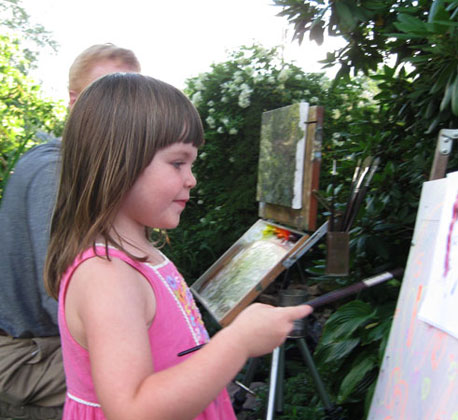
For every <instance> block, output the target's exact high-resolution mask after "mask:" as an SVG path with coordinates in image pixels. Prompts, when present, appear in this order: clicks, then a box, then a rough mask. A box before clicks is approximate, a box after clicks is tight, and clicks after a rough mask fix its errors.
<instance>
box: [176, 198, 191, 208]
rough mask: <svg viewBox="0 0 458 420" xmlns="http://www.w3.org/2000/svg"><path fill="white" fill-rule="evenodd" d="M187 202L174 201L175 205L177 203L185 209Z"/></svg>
mask: <svg viewBox="0 0 458 420" xmlns="http://www.w3.org/2000/svg"><path fill="white" fill-rule="evenodd" d="M187 202H188V200H175V203H177V204H178V205H179V206H181V207H183V208H185V207H186V203H187Z"/></svg>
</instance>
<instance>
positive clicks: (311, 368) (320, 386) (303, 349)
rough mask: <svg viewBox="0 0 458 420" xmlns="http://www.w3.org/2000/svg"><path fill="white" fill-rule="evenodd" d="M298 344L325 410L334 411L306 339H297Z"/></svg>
mask: <svg viewBox="0 0 458 420" xmlns="http://www.w3.org/2000/svg"><path fill="white" fill-rule="evenodd" d="M296 344H297V345H298V347H299V350H300V351H301V354H302V357H303V359H304V362H305V364H306V366H307V367H308V369H309V371H310V374H311V375H312V378H313V381H314V382H315V386H316V389H317V391H318V394H319V395H320V398H321V400H322V401H323V405H324V407H325V409H326V410H327V411H331V410H333V409H334V407H333V405H332V404H331V401H330V400H329V396H328V394H327V393H326V390H325V388H324V384H323V381H322V380H321V377H320V375H319V374H318V370H317V368H316V366H315V363H314V361H313V358H312V355H311V354H310V351H309V349H308V347H307V343H306V341H305V339H304V338H298V339H296Z"/></svg>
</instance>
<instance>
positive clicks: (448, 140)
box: [429, 129, 458, 181]
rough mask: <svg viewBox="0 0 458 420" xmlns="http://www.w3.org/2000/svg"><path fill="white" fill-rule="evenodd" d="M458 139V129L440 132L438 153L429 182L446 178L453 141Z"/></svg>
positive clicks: (436, 152) (435, 156)
mask: <svg viewBox="0 0 458 420" xmlns="http://www.w3.org/2000/svg"><path fill="white" fill-rule="evenodd" d="M456 139H458V129H443V130H441V131H439V136H438V138H437V145H436V151H435V153H434V160H433V165H432V167H431V173H430V175H429V180H430V181H432V180H434V179H440V178H443V177H444V176H445V172H446V170H447V163H448V158H449V156H450V153H451V151H452V146H453V140H456Z"/></svg>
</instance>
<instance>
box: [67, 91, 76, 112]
mask: <svg viewBox="0 0 458 420" xmlns="http://www.w3.org/2000/svg"><path fill="white" fill-rule="evenodd" d="M68 94H69V96H70V101H69V102H68V107H69V108H70V109H71V107H72V106H73V104H74V103H75V101H76V99H77V98H78V94H77V93H76V92H75V91H74V90H70V91H69V92H68Z"/></svg>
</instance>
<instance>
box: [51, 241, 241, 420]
mask: <svg viewBox="0 0 458 420" xmlns="http://www.w3.org/2000/svg"><path fill="white" fill-rule="evenodd" d="M97 252H98V254H99V255H105V247H104V246H98V247H97ZM109 255H110V258H120V259H122V260H123V261H125V262H127V263H128V264H129V265H131V266H132V267H134V268H135V269H136V270H138V271H139V272H140V273H141V274H142V275H143V276H144V277H145V278H146V279H147V280H148V282H149V283H150V284H151V287H152V288H153V291H154V294H155V297H156V301H157V307H156V315H155V317H154V320H153V323H152V325H151V327H150V328H149V330H148V336H149V341H150V345H151V353H152V355H153V359H154V366H155V369H156V371H160V370H163V369H167V368H168V367H170V366H174V365H176V364H178V363H180V362H183V361H184V360H185V359H186V357H191V354H189V355H186V356H182V357H178V356H177V355H178V353H180V352H181V351H183V350H186V349H189V348H192V347H194V346H196V345H199V344H202V343H206V342H207V341H208V340H209V337H208V333H207V331H206V329H205V327H204V325H203V322H202V318H201V316H200V313H199V310H198V308H197V306H196V304H195V301H194V299H193V297H192V294H191V291H190V290H189V288H188V287H187V285H186V283H185V281H184V280H183V277H182V276H181V275H180V273H179V272H178V271H177V269H176V268H175V266H174V265H173V263H172V262H171V261H170V260H168V259H167V257H165V256H164V262H163V263H161V264H159V265H155V266H153V265H150V264H147V263H141V262H138V261H135V260H132V259H131V258H129V257H128V256H127V255H125V254H124V253H123V252H121V251H119V250H117V249H114V248H109ZM94 257H95V253H94V251H93V249H92V248H91V249H88V250H87V251H85V252H84V253H83V254H82V255H81V256H79V257H78V258H77V259H76V260H75V261H74V263H73V264H72V265H71V266H70V267H69V268H68V269H67V270H66V272H65V273H64V275H63V278H62V282H61V286H60V293H59V313H58V317H59V328H60V334H61V341H62V354H63V359H64V369H65V376H66V381H67V398H66V401H65V406H64V414H63V420H105V416H104V414H103V411H102V408H101V407H100V404H99V402H98V400H97V396H96V393H95V389H94V384H93V382H92V378H91V373H90V372H91V368H90V358H89V353H88V351H87V350H86V349H84V348H83V347H81V346H80V345H79V344H78V343H77V342H76V341H75V340H74V339H73V337H72V336H71V334H70V332H69V330H68V327H67V323H66V320H65V311H64V308H65V293H66V291H67V288H68V285H69V283H70V280H71V277H72V274H73V272H74V271H75V269H76V268H77V267H78V265H79V264H81V263H82V262H83V261H85V260H87V259H89V258H94ZM195 420H236V416H235V414H234V411H233V409H232V405H231V401H230V398H229V395H228V393H227V391H226V390H224V391H222V392H221V393H220V394H219V396H218V397H217V398H216V399H215V400H214V401H213V402H212V403H211V404H210V405H209V406H208V407H207V408H206V409H205V410H204V411H203V412H202V413H201V414H200V415H199V416H197V417H196V419H195Z"/></svg>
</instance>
